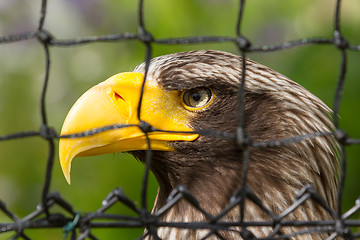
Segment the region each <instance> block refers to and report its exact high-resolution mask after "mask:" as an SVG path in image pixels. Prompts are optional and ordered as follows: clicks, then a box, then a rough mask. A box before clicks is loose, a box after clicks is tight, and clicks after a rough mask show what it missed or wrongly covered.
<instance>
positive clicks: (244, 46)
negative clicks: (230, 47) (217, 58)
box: [235, 35, 251, 52]
mask: <svg viewBox="0 0 360 240" xmlns="http://www.w3.org/2000/svg"><path fill="white" fill-rule="evenodd" d="M235 43H236V45H237V46H238V47H239V49H240V50H241V51H244V52H246V51H248V49H249V47H250V46H251V42H250V41H249V39H247V38H246V37H244V36H243V35H239V36H238V37H237V38H236V40H235Z"/></svg>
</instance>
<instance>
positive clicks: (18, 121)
mask: <svg viewBox="0 0 360 240" xmlns="http://www.w3.org/2000/svg"><path fill="white" fill-rule="evenodd" d="M238 5H239V3H238V1H235V0H193V1H190V0H172V1H168V0H147V1H145V24H146V27H147V29H148V30H149V31H150V32H152V33H153V35H154V37H155V38H169V37H184V36H194V35H226V36H234V35H235V28H236V18H237V9H238ZM40 6H41V1H40V0H32V1H28V0H0V36H5V35H10V34H15V33H21V32H26V31H34V30H35V29H36V28H37V23H38V19H39V15H40V14H39V13H40ZM137 7H138V6H137V1H134V0H121V1H120V0H49V2H48V8H47V16H46V20H45V28H46V29H47V30H48V31H49V32H50V33H51V34H53V35H54V36H55V37H56V38H58V39H71V38H76V37H85V36H92V35H105V34H111V33H122V32H136V31H137V25H138V19H137ZM334 9H335V1H334V0H297V1H288V0H273V1H264V0H251V1H248V2H247V3H246V9H245V15H244V21H243V25H242V31H243V34H244V35H245V36H247V37H248V38H249V39H250V41H251V42H252V43H253V44H256V45H261V44H267V45H271V44H279V43H281V42H282V41H285V40H295V39H299V38H302V37H319V36H323V37H328V38H331V37H332V29H333V24H334V20H333V15H334ZM359 12H360V3H359V1H356V0H347V1H346V0H344V1H343V5H342V12H341V20H342V21H341V28H342V31H343V33H344V34H345V36H346V37H347V38H348V40H349V42H350V43H351V44H359V43H360V31H359V29H360V14H359ZM144 49H145V48H144V46H143V44H142V43H141V42H139V41H123V42H116V43H93V44H88V45H84V46H77V47H52V48H51V49H50V54H51V71H50V82H49V88H48V93H47V100H46V107H47V113H48V120H49V122H50V125H51V126H53V127H54V128H55V129H56V130H57V131H58V132H60V129H61V125H62V122H63V120H64V118H65V116H66V114H67V112H68V110H69V109H70V107H71V106H72V104H73V103H74V102H75V101H76V99H77V98H78V97H79V96H80V95H81V94H82V93H83V92H85V91H86V90H87V89H88V88H90V87H91V86H93V85H95V84H97V83H98V82H100V81H103V80H105V79H106V78H108V77H109V76H111V75H113V74H115V73H118V72H123V71H132V69H133V68H134V67H135V66H136V65H138V64H140V63H141V62H142V61H143V59H144ZM193 49H219V50H224V51H229V52H233V53H238V52H237V49H236V48H235V46H234V45H233V44H230V43H224V44H201V45H177V46H173V45H154V46H153V50H154V52H153V56H158V55H163V54H167V53H173V52H178V51H186V50H193ZM248 57H249V58H251V59H253V60H255V61H258V62H260V63H262V64H264V65H267V66H269V67H271V68H273V69H275V70H277V71H279V72H281V73H282V74H284V75H286V76H288V77H289V78H291V79H293V80H294V81H296V82H298V83H300V84H301V85H303V86H304V87H306V88H307V89H309V90H310V91H311V92H313V93H314V94H315V95H317V96H318V97H320V98H321V99H322V100H323V101H324V102H325V103H326V104H328V105H329V106H330V107H331V106H332V105H333V101H334V92H335V88H336V82H337V77H338V74H339V63H340V52H339V51H338V50H337V49H336V48H335V47H333V46H327V45H317V46H305V47H298V48H294V49H291V50H285V51H279V52H273V53H252V54H249V55H248ZM44 71H45V66H44V51H43V49H42V46H41V45H40V44H39V43H38V42H37V41H36V40H34V39H33V40H28V41H22V42H16V43H12V44H0V135H5V134H10V133H14V132H19V131H26V130H38V129H39V127H40V124H41V120H40V93H41V89H42V84H43V79H44ZM359 76H360V52H348V68H347V78H346V82H345V88H344V96H343V98H342V101H341V110H340V116H341V119H340V126H341V128H342V129H344V130H345V131H346V132H347V133H348V134H349V135H350V136H351V137H354V138H360V126H359V119H360V113H359V112H360V77H359ZM56 144H57V143H56ZM47 154H48V144H47V142H46V141H45V140H43V139H41V138H40V137H32V138H26V139H20V140H11V141H3V142H0V199H1V200H2V201H4V202H5V203H6V204H7V206H8V208H10V209H11V211H13V212H14V213H15V214H17V215H18V216H20V217H24V216H25V215H27V214H29V213H30V212H32V211H34V210H35V208H36V205H37V204H39V202H40V198H41V190H42V185H43V181H44V177H45V167H46V161H47ZM347 156H348V162H347V165H348V168H347V170H346V171H347V178H346V186H345V190H344V191H345V192H344V199H343V200H344V203H343V207H344V211H345V210H347V209H349V208H350V207H351V206H353V205H354V202H355V200H356V198H357V197H359V195H360V186H359V180H360V177H359V174H360V146H350V147H347ZM142 173H143V166H142V164H140V163H139V162H137V161H136V160H134V159H133V158H132V157H131V156H129V155H127V154H109V155H106V156H100V157H89V158H80V159H76V160H75V161H74V162H73V167H72V184H71V185H70V186H69V185H68V184H67V183H66V181H65V178H64V177H63V175H62V172H61V170H60V166H59V163H58V157H56V159H55V166H54V169H53V181H52V184H51V189H52V190H57V191H59V192H60V193H61V195H62V196H63V197H64V198H65V199H66V200H68V201H69V202H70V203H72V204H73V206H74V209H76V210H81V211H82V212H89V211H94V210H95V209H97V208H98V207H100V206H101V201H102V200H103V199H104V197H105V196H106V195H107V194H108V193H109V191H111V190H112V189H114V188H115V187H117V186H121V187H122V188H123V189H124V191H125V193H126V194H127V196H129V197H130V198H131V199H133V200H135V201H136V202H138V203H139V199H140V189H141V180H142ZM149 187H150V188H149V199H148V202H149V204H148V205H149V206H152V203H153V201H154V198H155V195H156V189H157V183H156V181H155V179H154V177H153V176H151V178H150V183H149ZM119 205H120V204H119ZM111 211H112V212H114V213H123V214H133V213H132V212H131V211H129V210H128V209H126V208H125V207H122V206H116V207H113V208H112V209H111ZM357 217H358V216H357ZM9 221H10V220H9V219H8V218H7V217H6V216H5V215H4V214H2V213H0V222H9ZM25 232H26V234H28V235H29V236H30V237H32V238H33V239H62V230H61V229H45V230H26V231H25ZM142 232H143V229H102V230H98V229H93V233H94V234H95V235H96V236H97V237H99V238H100V239H112V238H115V237H116V238H117V239H120V238H121V239H136V238H137V237H138V236H140V235H141V233H142ZM12 234H13V233H6V234H0V239H8V238H9V237H10V236H12ZM119 236H121V237H119Z"/></svg>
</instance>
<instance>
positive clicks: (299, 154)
mask: <svg viewBox="0 0 360 240" xmlns="http://www.w3.org/2000/svg"><path fill="white" fill-rule="evenodd" d="M242 61H244V60H243V59H242V58H241V57H239V56H236V55H233V54H230V53H226V52H221V51H213V50H201V51H191V52H181V53H174V54H170V55H165V56H160V57H156V58H154V59H152V60H151V62H150V65H149V69H148V74H147V78H146V84H145V87H144V92H143V99H142V105H141V111H140V118H141V120H142V121H144V122H147V123H149V124H150V125H151V126H152V127H154V128H155V129H161V130H168V131H173V132H166V131H165V132H164V131H152V132H149V133H148V137H149V139H150V145H151V149H152V150H153V153H152V162H151V166H150V169H151V171H152V172H153V173H154V175H155V177H156V179H157V181H158V183H159V190H158V195H157V198H156V201H155V205H154V208H153V212H156V211H157V210H158V209H160V208H161V207H162V206H164V204H165V203H166V200H167V198H168V197H169V194H170V193H171V192H172V191H173V190H174V189H175V188H176V187H177V186H179V185H186V186H187V188H188V189H189V191H190V192H191V193H192V195H193V196H194V197H195V198H196V199H197V200H198V201H199V203H200V206H201V207H202V208H203V209H204V210H205V211H207V212H208V213H209V214H211V215H216V214H218V213H220V212H221V211H222V210H223V209H224V208H225V207H226V206H228V205H229V202H230V199H231V197H232V196H233V195H234V193H235V192H236V191H237V190H238V189H239V188H240V187H241V185H242V170H243V149H242V148H241V147H239V145H238V144H237V143H236V141H235V140H233V139H226V138H214V137H211V136H207V135H203V134H198V133H194V132H191V131H193V130H206V129H210V130H216V131H224V132H228V133H235V132H236V130H237V125H238V114H237V112H238V109H239V106H238V104H239V101H238V89H239V85H240V84H241V72H242V69H241V65H242ZM144 72H145V63H143V64H141V65H139V66H137V67H136V68H135V70H134V71H133V72H127V73H120V74H116V75H114V76H112V77H110V78H109V79H107V80H106V81H104V82H102V83H100V84H98V85H96V86H94V87H92V88H91V89H90V90H88V91H87V92H86V93H84V94H83V95H82V96H81V98H80V99H79V100H78V101H77V102H76V103H75V105H74V106H73V107H72V109H71V110H70V112H69V113H68V115H67V117H66V119H65V122H64V125H63V128H62V132H61V134H62V135H67V134H74V133H79V132H84V131H87V130H91V129H95V128H100V127H104V126H109V125H114V124H123V125H130V127H125V128H119V129H113V130H110V131H105V132H101V133H99V134H95V135H91V136H87V137H82V138H62V139H61V140H60V143H59V148H60V149H59V154H60V162H61V167H62V170H63V172H64V175H65V177H66V179H67V181H68V182H69V183H70V167H71V161H72V159H73V158H74V157H76V156H91V155H98V154H105V153H113V152H130V153H131V154H133V155H134V156H135V157H136V158H138V159H139V160H140V161H142V162H144V161H145V150H146V149H147V148H148V146H147V140H146V134H145V133H144V132H142V131H141V129H140V128H139V127H138V126H133V125H138V124H139V119H138V112H137V108H138V103H139V97H140V92H141V86H142V83H143V81H144ZM245 92H246V95H245V100H244V130H245V132H246V134H247V136H249V138H250V139H251V140H252V142H263V141H269V140H278V139H284V138H289V137H293V136H297V135H305V134H309V133H313V132H331V131H333V129H334V126H333V124H332V121H331V110H330V109H329V108H328V107H327V106H326V105H325V104H324V103H323V102H322V101H321V100H320V99H318V98H317V97H315V96H314V95H313V94H311V93H310V92H309V91H307V90H306V89H304V88H303V87H302V86H300V85H299V84H297V83H295V82H293V81H291V80H290V79H288V78H287V77H285V76H283V75H281V74H280V73H278V72H276V71H274V70H271V69H269V68H267V67H265V66H263V65H261V64H259V63H256V62H254V61H251V60H248V59H246V81H245ZM176 131H181V132H182V133H177V132H176ZM184 132H185V133H184ZM338 168H339V162H338V147H337V142H336V139H335V137H334V136H332V135H331V134H329V135H326V136H321V137H316V138H311V139H306V140H304V141H300V142H297V143H293V144H287V145H285V146H276V147H271V148H257V147H254V146H250V156H249V168H248V172H247V185H248V187H249V188H250V189H251V190H252V191H253V192H254V193H255V194H256V195H257V196H258V197H259V198H260V199H261V200H262V201H263V204H264V205H265V206H266V207H267V208H268V209H270V210H271V211H272V212H274V214H280V213H282V212H283V211H284V210H285V209H286V208H287V207H289V206H290V205H291V204H292V203H293V202H294V198H295V197H296V195H297V194H298V192H299V191H300V190H301V189H302V188H303V187H304V186H306V185H309V184H311V185H312V186H313V187H314V188H315V189H316V190H317V191H318V192H319V193H320V195H321V196H322V198H324V199H325V201H326V202H327V204H328V205H329V207H330V208H332V209H335V208H336V201H337V199H336V191H337V172H338ZM244 211H245V212H244V216H245V220H246V221H265V220H269V219H270V217H269V216H268V215H267V214H266V213H264V212H263V211H262V210H261V209H260V208H259V207H258V206H257V205H255V204H254V203H253V202H252V201H250V200H249V201H246V205H245V210H244ZM239 219H240V208H234V209H232V210H231V211H229V212H228V213H227V214H226V215H225V216H223V217H222V219H221V221H225V222H226V221H239ZM323 219H327V220H330V219H332V217H331V216H330V214H329V213H328V212H327V211H325V210H324V208H323V207H321V206H320V205H319V204H317V203H316V202H315V201H313V200H311V199H309V200H307V201H306V202H304V204H302V205H301V206H299V207H297V208H296V209H295V210H294V211H292V212H291V213H290V214H288V215H287V216H286V218H284V220H299V221H308V220H314V221H316V220H323ZM160 220H162V221H167V222H199V221H206V217H205V216H204V214H202V213H201V212H200V211H198V210H197V209H196V208H194V207H192V206H191V205H190V204H189V203H188V202H187V201H185V200H181V201H180V202H178V203H177V204H176V205H175V206H173V207H172V208H171V209H170V210H169V211H167V212H166V213H165V214H163V215H161V219H160ZM248 229H249V231H251V232H252V233H253V234H254V236H256V237H266V236H268V235H269V234H271V232H272V230H273V228H272V227H249V228H248ZM299 229H301V228H295V227H282V229H281V231H282V233H286V234H289V233H291V232H293V231H295V230H299ZM240 230H241V228H240V227H232V228H231V229H230V230H223V231H218V232H216V234H215V233H214V234H211V235H210V236H209V237H208V238H206V239H221V238H222V239H241V236H240V234H239V231H240ZM209 231H210V230H209V229H200V230H191V229H180V228H175V227H159V228H158V230H157V235H158V236H159V237H160V238H161V239H201V238H203V237H204V236H206V235H207V234H208V233H209ZM327 236H328V235H327V234H325V233H322V234H320V233H319V234H315V233H314V234H303V235H299V236H297V237H295V238H296V239H324V238H326V237H327Z"/></svg>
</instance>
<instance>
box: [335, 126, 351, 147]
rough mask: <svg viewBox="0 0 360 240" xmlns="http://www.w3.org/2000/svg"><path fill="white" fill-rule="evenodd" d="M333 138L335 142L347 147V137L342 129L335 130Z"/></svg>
mask: <svg viewBox="0 0 360 240" xmlns="http://www.w3.org/2000/svg"><path fill="white" fill-rule="evenodd" d="M335 137H336V140H338V142H339V143H341V144H344V145H347V144H348V139H349V136H348V135H347V134H346V132H345V131H344V130H342V129H339V128H338V129H336V131H335Z"/></svg>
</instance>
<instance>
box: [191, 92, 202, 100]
mask: <svg viewBox="0 0 360 240" xmlns="http://www.w3.org/2000/svg"><path fill="white" fill-rule="evenodd" d="M192 98H193V99H194V101H196V102H197V101H200V99H201V95H200V93H194V94H193V95H192Z"/></svg>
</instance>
